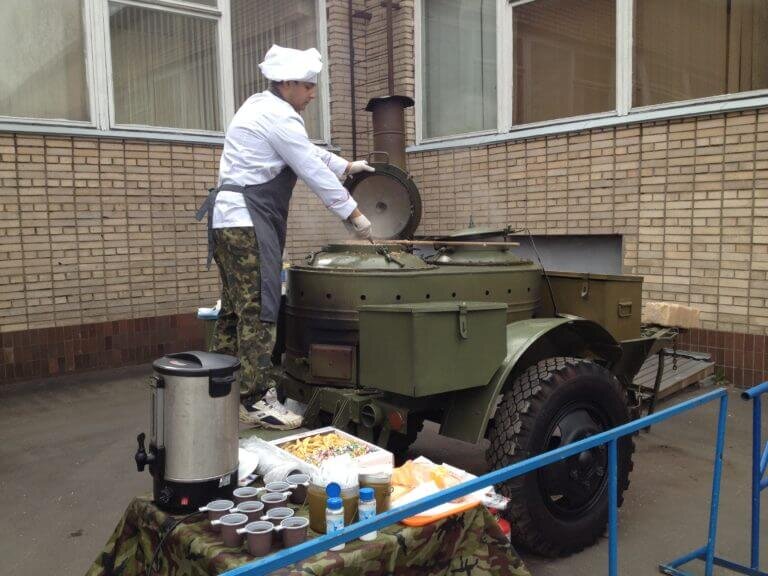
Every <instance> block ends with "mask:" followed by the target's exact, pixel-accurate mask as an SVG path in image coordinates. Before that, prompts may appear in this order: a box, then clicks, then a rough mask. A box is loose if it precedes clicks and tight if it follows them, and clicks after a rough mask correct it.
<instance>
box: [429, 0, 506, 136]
mask: <svg viewBox="0 0 768 576" xmlns="http://www.w3.org/2000/svg"><path fill="white" fill-rule="evenodd" d="M423 27H424V34H423V43H422V50H423V55H424V67H423V69H424V76H423V81H424V95H425V101H424V118H423V133H424V135H425V136H426V137H428V138H432V137H436V136H446V135H450V134H462V133H467V132H478V131H482V130H489V129H495V128H496V106H497V104H496V8H495V0H429V1H426V2H425V3H424V7H423Z"/></svg>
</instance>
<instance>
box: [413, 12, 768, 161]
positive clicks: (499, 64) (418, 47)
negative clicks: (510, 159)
mask: <svg viewBox="0 0 768 576" xmlns="http://www.w3.org/2000/svg"><path fill="white" fill-rule="evenodd" d="M427 1H429V0H415V5H414V18H415V22H414V39H415V42H414V53H415V54H414V55H415V72H416V78H415V87H414V91H415V96H416V111H415V112H416V122H415V124H416V141H415V145H414V146H411V147H409V148H408V150H409V151H422V150H424V151H426V150H435V149H440V148H444V147H456V146H473V145H479V144H484V143H492V142H500V141H505V140H511V139H515V138H521V137H526V138H528V137H535V136H539V135H547V134H557V133H563V132H569V131H573V130H583V129H588V128H593V127H604V126H612V125H619V124H628V123H631V122H641V121H645V120H648V119H653V120H663V119H669V118H675V117H681V116H692V115H697V114H706V113H710V114H711V113H713V108H714V109H721V110H722V111H729V110H741V109H745V108H754V107H758V106H763V105H765V100H766V98H765V97H766V96H768V88H765V89H760V90H751V91H747V92H734V93H731V94H722V95H716V96H708V97H705V98H697V99H690V100H679V101H675V102H664V103H660V104H653V105H650V106H633V104H632V67H633V45H634V7H635V1H636V0H614V2H615V3H616V23H615V26H616V27H615V33H616V58H615V61H616V72H615V75H616V94H615V106H614V109H613V110H611V111H606V112H599V113H594V114H585V115H580V116H570V117H563V118H555V119H552V120H544V121H541V122H531V123H526V124H513V123H512V117H513V104H514V103H513V96H514V85H513V82H514V38H513V17H514V16H513V14H514V9H515V8H517V7H519V6H522V5H524V4H529V3H531V2H539V1H541V0H496V35H497V39H496V81H497V92H496V97H497V99H498V100H497V103H496V105H497V115H496V117H497V126H496V129H491V130H484V131H482V132H470V133H462V134H452V135H450V136H436V137H425V135H424V128H423V121H424V106H425V98H424V96H425V94H424V85H423V71H424V61H423V57H424V55H423V50H422V42H423V38H424V31H423V14H424V8H423V3H424V2H427Z"/></svg>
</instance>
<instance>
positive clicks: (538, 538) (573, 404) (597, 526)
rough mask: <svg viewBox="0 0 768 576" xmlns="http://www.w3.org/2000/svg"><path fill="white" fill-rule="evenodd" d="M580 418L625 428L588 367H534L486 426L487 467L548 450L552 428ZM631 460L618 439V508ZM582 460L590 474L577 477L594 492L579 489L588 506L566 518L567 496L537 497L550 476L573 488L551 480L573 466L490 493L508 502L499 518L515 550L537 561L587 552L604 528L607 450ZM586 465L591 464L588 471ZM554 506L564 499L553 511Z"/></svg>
mask: <svg viewBox="0 0 768 576" xmlns="http://www.w3.org/2000/svg"><path fill="white" fill-rule="evenodd" d="M569 410H570V412H569ZM585 413H588V414H589V415H590V419H592V424H594V425H595V427H597V428H601V429H604V430H605V429H608V428H613V427H615V426H618V425H621V424H624V423H625V422H627V421H628V420H629V411H628V408H627V401H626V393H625V391H624V389H623V388H622V387H621V385H620V383H619V381H618V380H617V379H616V377H615V376H613V374H611V373H610V372H609V371H608V370H606V369H605V368H603V367H602V366H599V365H597V364H595V363H593V362H590V361H589V360H584V359H579V358H549V359H546V360H542V361H541V362H539V363H538V364H536V365H535V366H531V367H530V368H528V369H527V370H526V371H525V372H523V373H522V374H521V375H520V376H519V377H517V378H516V379H515V380H514V382H513V383H512V386H511V388H510V389H509V391H508V392H506V393H505V394H504V397H503V399H502V401H501V403H500V404H499V406H498V408H497V411H496V414H495V416H494V419H493V420H492V422H491V424H490V431H489V440H490V446H489V448H488V451H487V454H486V457H487V460H488V463H489V465H490V466H491V468H492V469H494V470H497V469H499V468H503V467H505V466H509V465H510V464H514V463H516V462H519V461H521V460H525V459H526V458H529V457H531V456H535V455H536V454H539V453H541V452H544V451H546V450H547V449H552V448H553V447H556V446H553V445H552V442H553V438H554V440H556V441H557V440H558V439H557V433H554V434H553V427H555V428H554V430H557V431H560V428H559V424H560V423H561V422H564V421H565V419H566V418H568V417H570V416H569V415H570V414H574V415H577V417H581V418H582V420H583V419H584V418H583V414H585ZM556 424H557V426H556ZM560 432H561V434H562V431H560ZM581 432H583V434H584V436H585V437H586V436H590V435H592V434H593V432H591V431H589V428H588V427H587V431H586V432H584V431H581ZM575 439H580V438H575ZM574 441H575V440H574ZM568 443H569V442H563V444H568ZM595 451H597V452H595ZM633 452H634V440H633V439H632V437H631V436H625V437H624V438H623V439H622V440H620V441H619V443H618V496H619V505H621V502H622V494H623V492H624V490H626V489H627V488H628V487H629V474H630V472H631V470H632V466H633V464H632V453H633ZM582 455H584V456H585V457H586V458H588V461H589V462H590V464H588V465H587V467H589V466H591V468H592V472H588V473H585V474H586V475H587V476H590V479H589V481H590V482H592V481H594V485H592V484H590V485H589V486H588V488H587V491H588V493H589V494H590V495H589V496H588V497H587V498H588V500H587V501H586V502H585V503H583V504H582V505H580V506H576V507H575V509H573V510H566V509H565V508H566V507H567V505H568V497H567V496H565V497H564V496H562V495H559V496H556V497H555V498H552V496H551V495H548V494H545V489H546V485H547V484H546V482H547V481H548V479H551V478H552V477H553V475H556V477H557V478H559V479H565V483H566V484H567V485H570V486H572V487H573V486H574V485H575V484H574V481H573V479H572V477H570V476H569V477H568V478H566V477H565V476H564V474H562V473H560V474H558V472H556V471H562V470H564V469H565V468H566V467H567V466H569V465H570V466H584V465H583V464H579V463H578V461H574V460H573V459H569V460H568V461H566V462H564V463H563V464H562V465H561V467H560V468H554V467H555V466H557V465H556V464H553V465H551V466H548V467H546V468H543V469H540V470H539V471H534V472H531V473H529V474H526V475H525V476H519V477H517V478H513V479H511V480H508V481H507V482H504V483H503V484H501V485H499V486H497V487H496V488H497V490H499V492H500V493H501V494H503V495H504V496H506V497H508V498H509V499H510V504H509V506H508V508H507V510H506V512H505V516H506V517H507V519H508V520H509V522H510V525H511V529H512V534H511V536H512V541H513V542H514V543H515V544H516V545H518V546H520V547H522V548H525V549H527V550H529V551H531V552H534V553H536V554H540V555H542V556H547V557H558V556H567V555H569V554H573V553H575V552H579V551H580V550H583V549H584V548H586V547H587V546H591V545H592V544H594V543H595V542H596V541H597V539H598V538H599V537H600V536H601V535H602V534H603V533H604V531H605V528H606V525H607V522H608V482H607V480H608V470H607V467H605V466H604V463H605V459H606V458H607V447H605V448H603V449H597V448H596V449H594V450H593V451H589V453H587V452H584V453H582ZM582 455H579V456H582ZM579 456H574V457H573V458H576V459H578V458H579ZM594 458H599V460H597V461H596V463H594V465H593V464H592V463H593V462H594V461H593V459H594ZM569 463H570V464H569ZM601 472H602V473H601ZM583 486H584V485H583V484H580V485H579V487H578V488H579V490H583V489H584V488H583ZM560 498H564V499H562V500H559V503H558V499H560Z"/></svg>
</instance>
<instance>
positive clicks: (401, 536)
mask: <svg viewBox="0 0 768 576" xmlns="http://www.w3.org/2000/svg"><path fill="white" fill-rule="evenodd" d="M298 513H299V514H302V513H305V511H303V510H299V511H298ZM179 518H181V517H180V516H174V515H171V514H166V513H165V512H162V511H161V510H159V509H158V508H157V507H156V506H155V505H153V504H152V502H151V499H150V498H148V497H140V498H136V499H134V500H133V501H132V502H131V503H130V505H129V506H128V509H127V510H126V511H125V514H124V515H123V517H122V519H121V520H120V523H119V524H118V525H117V528H115V531H114V533H113V534H112V537H111V538H110V539H109V542H107V545H106V546H105V547H104V550H103V551H102V552H101V554H99V557H98V558H97V559H96V561H95V562H94V563H93V565H92V566H91V568H90V569H89V570H88V573H87V575H86V576H145V575H146V573H147V567H148V565H149V563H150V561H151V559H152V555H153V554H154V552H155V549H156V546H157V544H158V541H159V539H160V537H161V535H162V534H164V533H165V532H166V531H167V530H168V529H169V528H170V527H172V526H173V525H174V524H175V523H176V522H177V520H179ZM310 534H312V533H311V532H310ZM253 560H254V557H253V556H251V555H250V554H248V552H247V550H246V549H245V546H243V547H241V548H226V547H225V546H224V545H223V544H222V543H221V540H220V539H219V538H218V535H217V534H216V533H215V532H213V531H212V530H211V528H210V525H209V524H208V522H207V520H205V519H204V518H203V517H202V515H198V516H193V517H191V518H188V519H187V520H185V521H184V522H182V523H181V524H179V525H178V526H177V527H176V528H175V529H174V530H173V531H172V532H171V533H170V535H168V536H167V537H166V539H165V542H164V543H163V548H162V550H161V552H160V553H159V554H158V560H157V563H156V566H157V571H156V572H155V574H158V575H160V576H182V575H184V576H187V575H188V576H207V575H209V574H220V573H222V572H225V571H227V570H229V569H231V568H234V567H236V566H240V565H242V564H244V563H246V562H251V561H253ZM277 574H283V575H299V574H301V575H305V576H331V575H333V576H352V575H354V576H359V575H364V576H375V575H384V574H398V575H399V574H404V575H407V574H413V575H418V576H432V575H438V574H440V575H443V574H445V575H454V574H455V575H458V576H486V575H488V576H530V574H529V572H528V570H527V569H526V568H525V565H524V564H523V562H522V560H520V558H519V556H518V555H517V554H516V553H515V551H514V550H513V548H512V547H511V546H510V545H509V542H508V541H507V540H506V538H504V535H503V533H502V532H501V529H500V528H499V525H498V524H497V523H496V520H495V519H494V518H493V516H492V515H491V514H490V512H488V510H487V509H486V508H484V507H482V506H480V507H478V508H475V509H472V510H469V511H467V512H464V513H462V514H458V515H455V516H451V517H449V518H447V519H445V520H441V521H439V522H436V523H434V524H430V525H429V526H424V527H422V528H408V527H406V526H403V525H401V524H395V525H393V526H389V527H387V528H386V529H384V530H383V531H381V532H380V533H379V537H378V538H377V539H376V540H372V541H368V542H362V541H360V540H355V541H352V542H348V543H347V545H346V548H345V549H344V550H342V551H340V552H330V551H329V552H325V553H323V554H318V555H316V556H313V557H311V558H308V559H307V560H305V561H303V562H301V563H299V564H296V565H294V566H292V567H291V568H286V569H285V570H281V571H279V572H277Z"/></svg>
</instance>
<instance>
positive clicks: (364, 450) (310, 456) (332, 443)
mask: <svg viewBox="0 0 768 576" xmlns="http://www.w3.org/2000/svg"><path fill="white" fill-rule="evenodd" d="M280 448H282V449H283V450H285V451H286V452H288V453H290V454H293V455H294V456H296V457H297V458H300V459H301V460H304V461H305V462H309V463H310V464H314V465H315V466H319V465H320V464H321V463H322V462H323V461H324V460H326V459H328V458H331V457H333V456H341V455H342V454H349V455H350V456H352V458H357V457H359V456H363V455H365V454H368V453H369V452H371V449H370V448H369V447H368V446H366V445H365V444H363V443H362V442H356V441H354V440H351V439H349V438H344V437H343V436H340V435H339V434H337V433H336V432H329V433H328V434H316V435H315V436H307V437H306V438H300V439H298V440H294V441H293V442H288V443H286V444H283V445H281V446H280Z"/></svg>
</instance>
